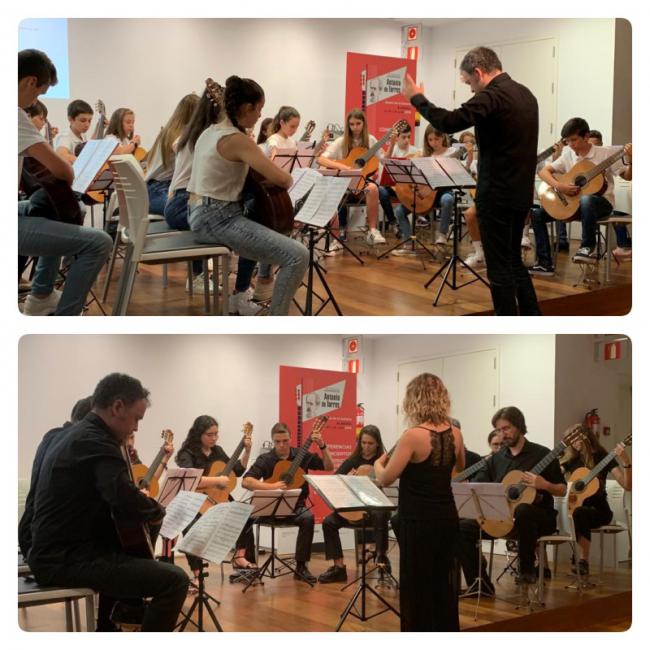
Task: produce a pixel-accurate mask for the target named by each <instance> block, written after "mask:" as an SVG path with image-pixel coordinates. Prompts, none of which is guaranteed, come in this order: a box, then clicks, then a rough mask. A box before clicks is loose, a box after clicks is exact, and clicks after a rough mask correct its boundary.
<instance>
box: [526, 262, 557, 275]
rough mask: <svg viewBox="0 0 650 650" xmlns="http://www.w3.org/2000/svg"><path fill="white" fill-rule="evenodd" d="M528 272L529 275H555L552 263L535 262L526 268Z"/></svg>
mask: <svg viewBox="0 0 650 650" xmlns="http://www.w3.org/2000/svg"><path fill="white" fill-rule="evenodd" d="M528 273H530V274H531V275H555V268H554V267H553V266H552V265H549V266H543V265H542V264H535V265H534V266H531V267H530V268H529V269H528Z"/></svg>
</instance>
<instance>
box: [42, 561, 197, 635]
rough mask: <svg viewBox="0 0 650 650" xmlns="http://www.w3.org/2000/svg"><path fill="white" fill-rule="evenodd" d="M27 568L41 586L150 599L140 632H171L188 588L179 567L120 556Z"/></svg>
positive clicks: (183, 573)
mask: <svg viewBox="0 0 650 650" xmlns="http://www.w3.org/2000/svg"><path fill="white" fill-rule="evenodd" d="M30 567H31V569H32V571H33V572H34V577H35V578H36V580H37V581H38V583H39V584H42V585H44V586H47V585H53V586H57V587H88V588H90V589H94V590H95V591H98V592H100V594H101V595H102V596H104V597H107V598H110V599H118V600H124V599H129V598H151V602H150V604H149V606H148V607H147V610H146V613H145V616H144V619H143V620H142V631H143V632H171V631H172V630H173V629H174V625H175V624H176V619H177V618H178V614H179V612H180V611H181V607H182V605H183V602H184V601H185V596H186V594H187V588H188V586H189V578H188V577H187V574H186V573H185V571H183V569H181V568H180V567H178V566H174V565H173V564H168V563H166V562H156V561H155V560H144V559H141V558H136V557H131V556H130V555H125V554H124V553H121V552H110V553H105V554H102V555H98V556H97V557H94V558H91V559H85V560H80V561H77V562H70V563H66V564H57V565H47V564H43V565H41V564H39V563H38V562H37V563H35V564H33V563H31V562H30Z"/></svg>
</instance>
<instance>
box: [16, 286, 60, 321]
mask: <svg viewBox="0 0 650 650" xmlns="http://www.w3.org/2000/svg"><path fill="white" fill-rule="evenodd" d="M60 299H61V292H60V291H59V290H58V289H54V290H53V291H52V293H51V294H50V295H49V296H47V298H36V296H34V294H32V293H30V294H29V295H28V296H27V298H25V304H24V305H23V314H25V316H51V315H52V314H53V313H54V312H55V311H56V306H57V305H58V304H59V300H60Z"/></svg>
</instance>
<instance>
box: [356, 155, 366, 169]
mask: <svg viewBox="0 0 650 650" xmlns="http://www.w3.org/2000/svg"><path fill="white" fill-rule="evenodd" d="M354 164H355V166H356V167H358V168H359V169H361V168H362V167H363V166H364V165H365V164H366V161H365V160H364V159H363V158H357V159H356V160H355V161H354Z"/></svg>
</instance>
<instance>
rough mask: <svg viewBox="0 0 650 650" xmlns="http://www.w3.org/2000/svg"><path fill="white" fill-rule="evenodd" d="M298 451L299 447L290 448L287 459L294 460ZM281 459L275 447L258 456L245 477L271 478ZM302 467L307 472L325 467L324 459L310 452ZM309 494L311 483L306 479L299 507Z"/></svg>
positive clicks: (259, 479)
mask: <svg viewBox="0 0 650 650" xmlns="http://www.w3.org/2000/svg"><path fill="white" fill-rule="evenodd" d="M297 453H298V449H296V448H294V447H291V449H290V450H289V458H287V459H286V460H290V461H293V459H294V458H295V457H296V454H297ZM279 460H282V459H281V458H280V457H279V456H278V455H277V454H276V453H275V449H272V450H271V451H269V452H268V453H266V454H262V455H261V456H258V457H257V459H256V460H255V462H254V463H253V466H252V467H251V468H250V469H249V470H248V471H247V472H246V474H244V478H248V477H249V476H250V477H251V478H254V479H257V480H258V481H261V480H266V479H268V478H270V477H271V476H273V469H274V468H275V464H276V463H277V462H278V461H279ZM300 467H301V468H302V469H304V470H305V471H306V472H308V471H309V470H310V469H315V470H324V469H325V466H324V465H323V459H322V458H321V457H320V456H318V455H316V454H310V453H308V454H307V455H306V456H305V457H304V458H303V460H302V463H301V464H300ZM308 495H309V484H308V483H307V481H305V483H304V485H303V486H302V493H301V495H300V499H298V506H297V507H300V506H301V505H302V504H304V502H305V500H306V499H307V496H308Z"/></svg>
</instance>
